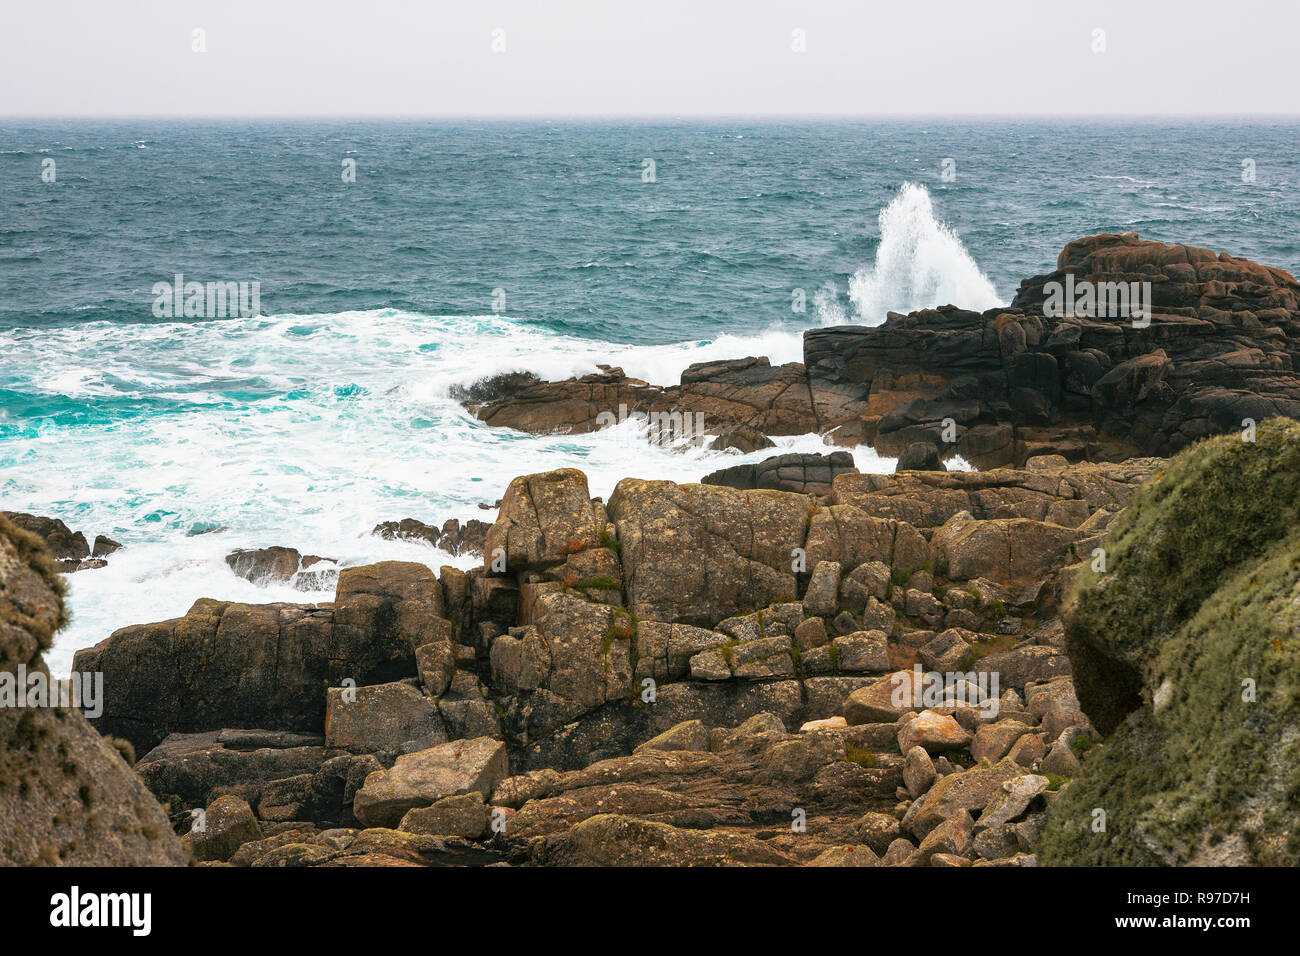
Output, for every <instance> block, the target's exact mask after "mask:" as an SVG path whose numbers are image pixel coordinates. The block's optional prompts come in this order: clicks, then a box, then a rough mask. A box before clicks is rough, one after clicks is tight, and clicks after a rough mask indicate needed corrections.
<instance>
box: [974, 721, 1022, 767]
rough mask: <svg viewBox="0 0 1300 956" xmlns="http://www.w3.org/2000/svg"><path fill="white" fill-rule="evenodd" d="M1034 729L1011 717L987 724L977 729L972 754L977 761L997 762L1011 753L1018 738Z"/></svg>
mask: <svg viewBox="0 0 1300 956" xmlns="http://www.w3.org/2000/svg"><path fill="white" fill-rule="evenodd" d="M1033 729H1034V728H1033V727H1032V726H1030V725H1029V724H1025V723H1021V722H1020V721H1018V720H1011V719H1007V720H999V721H997V722H996V723H992V724H985V725H984V726H983V727H981V728H979V730H977V731H975V739H974V740H973V741H971V745H970V755H971V756H972V757H974V758H975V759H976V760H977V761H980V760H987V761H989V762H990V763H997V762H998V761H999V760H1001V759H1002V758H1003V757H1005V756H1006V755H1007V754H1008V753H1010V751H1011V748H1012V746H1013V745H1014V744H1015V742H1016V741H1017V740H1019V739H1020V738H1021V737H1023V736H1024V735H1025V734H1027V733H1030V732H1032V731H1033ZM1017 762H1019V761H1017Z"/></svg>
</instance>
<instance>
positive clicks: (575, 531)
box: [483, 468, 604, 572]
mask: <svg viewBox="0 0 1300 956" xmlns="http://www.w3.org/2000/svg"><path fill="white" fill-rule="evenodd" d="M601 515H603V511H601V512H599V513H598V512H597V510H596V508H595V507H593V505H592V502H591V493H590V492H589V491H588V490H587V476H586V475H584V474H583V473H582V472H580V471H578V470H576V469H573V468H561V469H559V470H557V471H548V472H543V473H541V474H536V475H526V476H524V477H521V478H516V479H514V480H513V481H512V482H510V486H509V487H508V488H507V489H506V493H505V495H504V496H503V497H502V499H501V511H500V514H499V515H498V517H497V521H496V523H495V524H494V525H492V528H491V530H490V531H488V533H487V540H486V542H485V544H484V554H483V560H484V568H485V569H488V570H490V569H491V567H492V561H493V557H494V555H495V554H496V553H497V552H498V550H500V552H501V553H503V554H504V555H505V558H506V568H507V570H509V571H512V572H521V571H529V570H535V569H539V568H545V567H549V566H551V565H555V564H559V563H561V562H562V561H564V560H565V558H566V557H567V556H569V555H570V554H573V553H574V552H577V551H583V550H586V549H587V548H594V547H597V546H598V545H599V544H600V534H601V531H602V529H603V527H604V520H603V518H602V517H601Z"/></svg>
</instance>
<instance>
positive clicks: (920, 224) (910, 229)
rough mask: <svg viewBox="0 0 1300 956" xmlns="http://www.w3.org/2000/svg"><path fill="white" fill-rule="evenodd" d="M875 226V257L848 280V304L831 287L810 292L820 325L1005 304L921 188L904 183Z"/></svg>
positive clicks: (878, 321) (873, 322) (872, 322)
mask: <svg viewBox="0 0 1300 956" xmlns="http://www.w3.org/2000/svg"><path fill="white" fill-rule="evenodd" d="M879 224H880V242H879V244H878V245H877V246H876V257H875V261H874V262H873V263H872V264H871V265H870V266H864V267H863V268H861V269H859V270H858V271H857V272H855V273H854V274H853V276H852V277H851V278H850V279H849V288H848V296H849V304H850V308H849V309H845V307H844V306H843V305H841V303H840V299H839V294H838V291H837V290H836V289H835V287H834V286H833V285H830V286H828V287H826V288H823V289H822V290H821V291H819V292H818V293H817V294H816V295H815V296H814V298H813V302H814V304H815V305H816V306H817V311H818V315H819V318H820V319H821V322H822V324H823V325H843V324H845V323H847V322H854V323H857V324H861V325H880V324H881V323H882V322H884V321H885V316H886V315H887V313H889V312H914V311H916V310H917V309H929V308H934V307H935V306H940V305H956V306H960V307H962V308H965V309H974V310H975V311H983V310H985V309H992V308H996V307H997V306H1000V305H1005V304H1006V301H1005V300H1003V299H1001V298H999V296H998V293H997V290H996V289H995V288H994V287H993V283H992V282H991V281H990V280H989V278H988V277H987V276H986V275H985V274H984V273H983V272H982V271H980V268H979V266H978V265H977V264H976V262H975V260H974V259H973V258H972V257H971V255H970V253H969V252H967V251H966V247H965V246H964V245H962V242H961V239H960V238H958V236H957V233H956V232H955V231H954V230H953V229H952V228H951V227H949V226H947V225H945V224H944V223H942V222H940V221H939V220H938V219H937V218H936V217H935V213H934V203H933V202H932V201H931V199H930V193H929V191H928V190H927V189H926V188H925V187H924V186H920V185H917V184H916V183H909V182H905V183H903V186H902V188H901V189H900V190H899V191H898V194H897V195H896V196H895V197H894V198H893V199H892V200H891V201H890V202H889V204H888V205H887V206H885V208H884V209H882V210H881V211H880V216H879Z"/></svg>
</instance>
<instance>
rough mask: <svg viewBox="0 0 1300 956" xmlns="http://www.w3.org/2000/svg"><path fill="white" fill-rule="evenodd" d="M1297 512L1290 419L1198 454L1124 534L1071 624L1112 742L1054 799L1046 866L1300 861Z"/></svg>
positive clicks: (1112, 535)
mask: <svg viewBox="0 0 1300 956" xmlns="http://www.w3.org/2000/svg"><path fill="white" fill-rule="evenodd" d="M1249 437H1254V439H1255V440H1254V441H1248V440H1245V439H1246V438H1249ZM1297 501H1300V424H1297V423H1295V422H1292V421H1285V420H1281V419H1274V420H1270V421H1267V422H1265V423H1263V424H1262V425H1260V426H1259V428H1258V432H1257V434H1256V435H1254V436H1250V435H1249V433H1243V434H1238V435H1227V436H1223V437H1220V438H1216V439H1213V440H1211V441H1208V442H1206V443H1204V444H1202V445H1199V446H1196V447H1193V448H1190V449H1188V450H1187V451H1186V452H1184V453H1183V454H1181V455H1179V456H1178V458H1176V459H1175V460H1173V461H1172V462H1170V464H1169V466H1168V468H1167V469H1166V470H1165V471H1164V472H1163V473H1162V474H1160V475H1158V476H1157V477H1156V478H1155V479H1154V480H1153V481H1152V482H1151V483H1150V485H1148V486H1147V487H1146V488H1145V489H1144V490H1143V491H1142V492H1141V493H1140V494H1139V495H1138V496H1137V497H1136V498H1135V499H1134V501H1133V502H1132V503H1131V504H1130V506H1129V508H1128V509H1127V510H1126V511H1125V512H1123V513H1122V514H1121V516H1120V517H1119V518H1118V519H1117V521H1116V523H1115V524H1114V525H1113V526H1112V528H1111V530H1110V531H1109V533H1108V535H1107V538H1106V541H1105V548H1106V554H1107V569H1108V570H1107V571H1106V572H1105V573H1103V574H1100V575H1097V574H1094V573H1093V572H1091V570H1089V571H1088V572H1087V574H1086V576H1085V577H1084V579H1083V580H1082V581H1081V582H1080V588H1081V590H1080V592H1079V594H1078V596H1077V600H1076V601H1075V602H1074V604H1073V608H1072V611H1071V613H1069V614H1068V616H1067V619H1066V620H1067V640H1068V644H1067V647H1068V650H1069V653H1070V657H1071V660H1072V663H1073V666H1074V683H1075V685H1076V686H1077V689H1078V699H1079V702H1080V703H1081V704H1082V706H1083V709H1084V710H1085V711H1086V712H1087V715H1088V717H1089V718H1090V719H1091V721H1092V723H1093V725H1094V726H1096V727H1097V729H1098V730H1100V731H1101V732H1102V733H1103V734H1108V735H1110V734H1112V732H1113V736H1110V737H1109V739H1108V740H1107V742H1106V743H1105V745H1104V746H1103V747H1102V748H1101V749H1100V750H1099V752H1098V753H1096V754H1095V755H1092V756H1089V757H1088V759H1086V760H1085V761H1084V763H1083V769H1082V774H1081V776H1079V777H1078V778H1077V779H1075V780H1074V781H1072V782H1071V783H1070V785H1069V786H1068V787H1066V788H1065V791H1064V792H1063V793H1062V794H1061V796H1060V797H1058V798H1057V799H1056V801H1054V802H1053V804H1052V806H1051V808H1050V811H1049V817H1048V824H1047V827H1046V829H1045V830H1044V833H1043V843H1042V847H1041V850H1040V855H1041V857H1042V860H1043V862H1044V863H1050V864H1067V863H1068V864H1078V865H1097V864H1125V865H1174V864H1191V863H1201V864H1265V865H1275V866H1295V865H1296V864H1297V863H1298V862H1300V827H1297V824H1296V813H1295V794H1296V793H1297V792H1300V734H1297V732H1296V726H1297V720H1298V718H1300V709H1298V705H1297V703H1296V702H1297V700H1298V699H1300V686H1298V681H1300V677H1298V676H1297V675H1300V660H1298V659H1297V653H1300V651H1298V650H1297V645H1296V634H1297V629H1298V628H1300V612H1298V610H1297V609H1298V608H1300V570H1298V569H1300V522H1298V521H1297V516H1296V502H1297ZM1058 743H1059V742H1058ZM1095 808H1102V809H1105V810H1106V811H1107V822H1106V830H1105V832H1104V833H1094V832H1093V830H1092V827H1091V822H1092V820H1093V812H1094V809H1095Z"/></svg>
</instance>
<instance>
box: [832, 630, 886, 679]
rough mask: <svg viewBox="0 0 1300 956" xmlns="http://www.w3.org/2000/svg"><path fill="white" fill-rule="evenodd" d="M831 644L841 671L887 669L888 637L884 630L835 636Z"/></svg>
mask: <svg viewBox="0 0 1300 956" xmlns="http://www.w3.org/2000/svg"><path fill="white" fill-rule="evenodd" d="M831 646H832V647H834V648H835V650H836V651H837V652H838V658H837V661H836V666H837V667H838V668H839V669H840V670H841V671H846V672H854V673H856V672H861V671H887V670H889V638H888V637H887V636H886V635H885V632H884V631H855V632H853V633H852V634H848V635H846V636H844V637H837V638H835V640H834V641H832V642H831Z"/></svg>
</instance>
